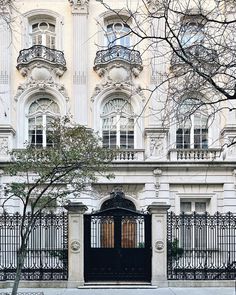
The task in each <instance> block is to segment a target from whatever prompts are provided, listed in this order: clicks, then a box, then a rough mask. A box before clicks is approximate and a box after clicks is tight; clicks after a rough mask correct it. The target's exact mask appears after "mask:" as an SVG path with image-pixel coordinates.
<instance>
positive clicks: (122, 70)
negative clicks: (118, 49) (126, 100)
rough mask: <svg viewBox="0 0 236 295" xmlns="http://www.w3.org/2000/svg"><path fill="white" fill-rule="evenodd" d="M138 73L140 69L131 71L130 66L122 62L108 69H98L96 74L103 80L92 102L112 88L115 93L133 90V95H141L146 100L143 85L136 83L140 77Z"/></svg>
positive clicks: (93, 95)
mask: <svg viewBox="0 0 236 295" xmlns="http://www.w3.org/2000/svg"><path fill="white" fill-rule="evenodd" d="M137 71H138V69H135V68H133V69H132V70H131V69H130V67H129V65H126V64H124V63H121V62H115V63H112V64H110V65H108V66H107V67H106V68H99V69H97V70H96V72H97V74H98V75H99V77H101V78H102V80H101V82H100V83H99V84H97V85H96V86H95V88H94V91H93V94H92V97H91V100H92V101H94V99H95V97H96V96H97V95H99V94H100V93H101V91H103V90H104V89H105V88H112V89H114V91H119V90H123V89H125V88H129V89H130V88H132V94H139V95H140V96H141V97H142V98H144V94H143V92H142V88H141V85H140V84H138V83H136V82H135V81H134V79H135V78H136V77H137V75H138V73H137ZM138 72H139V71H138Z"/></svg>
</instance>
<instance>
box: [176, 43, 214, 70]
mask: <svg viewBox="0 0 236 295" xmlns="http://www.w3.org/2000/svg"><path fill="white" fill-rule="evenodd" d="M177 53H178V54H179V55H177V54H173V56H172V59H171V65H172V66H174V65H176V64H183V63H184V60H183V59H182V57H183V58H185V59H187V60H191V61H193V62H197V63H217V62H218V55H217V51H216V50H213V49H209V48H207V47H205V46H203V45H201V44H198V45H192V46H190V47H187V48H183V50H181V49H179V50H177Z"/></svg>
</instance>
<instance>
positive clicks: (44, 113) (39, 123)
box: [28, 97, 60, 147]
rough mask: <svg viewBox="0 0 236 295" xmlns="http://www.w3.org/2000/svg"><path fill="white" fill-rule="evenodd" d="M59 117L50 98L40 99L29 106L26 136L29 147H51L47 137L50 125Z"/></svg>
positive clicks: (56, 106)
mask: <svg viewBox="0 0 236 295" xmlns="http://www.w3.org/2000/svg"><path fill="white" fill-rule="evenodd" d="M59 115H60V112H59V107H58V105H57V103H56V102H54V101H53V100H52V99H51V98H44V97H41V98H39V99H37V100H35V101H34V102H33V103H32V104H31V105H30V107H29V113H28V135H29V144H30V145H31V146H36V147H46V146H50V145H52V141H51V140H50V136H49V135H50V124H51V122H52V120H53V119H54V118H55V117H57V116H59Z"/></svg>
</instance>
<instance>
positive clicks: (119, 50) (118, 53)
mask: <svg viewBox="0 0 236 295" xmlns="http://www.w3.org/2000/svg"><path fill="white" fill-rule="evenodd" d="M113 60H122V61H126V62H128V63H130V64H132V65H139V66H141V65H142V58H141V55H140V52H139V51H138V50H131V49H129V48H127V47H124V46H121V45H115V46H113V47H111V48H108V49H105V50H100V51H97V53H96V57H95V60H94V66H97V65H101V64H107V63H109V62H111V61H113Z"/></svg>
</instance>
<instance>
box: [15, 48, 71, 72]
mask: <svg viewBox="0 0 236 295" xmlns="http://www.w3.org/2000/svg"><path fill="white" fill-rule="evenodd" d="M35 59H42V60H45V61H47V62H50V63H54V64H59V65H62V66H65V65H66V60H65V57H64V53H63V52H62V51H60V50H56V49H51V48H48V47H46V46H43V45H34V46H32V47H30V48H27V49H22V50H21V51H20V53H19V56H18V58H17V67H19V65H21V64H28V63H30V62H31V61H33V60H35Z"/></svg>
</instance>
